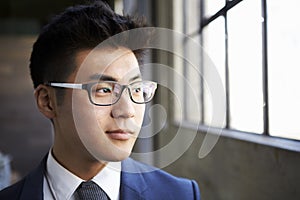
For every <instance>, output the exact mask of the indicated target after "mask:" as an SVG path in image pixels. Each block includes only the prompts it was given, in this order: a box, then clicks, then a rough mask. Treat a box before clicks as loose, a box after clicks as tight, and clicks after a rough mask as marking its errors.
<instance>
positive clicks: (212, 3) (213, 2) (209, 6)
mask: <svg viewBox="0 0 300 200" xmlns="http://www.w3.org/2000/svg"><path fill="white" fill-rule="evenodd" d="M224 6H225V0H204V10H205V11H204V15H205V16H206V17H209V16H212V15H214V14H215V13H217V12H218V11H219V10H221V9H222V8H223V7H224Z"/></svg>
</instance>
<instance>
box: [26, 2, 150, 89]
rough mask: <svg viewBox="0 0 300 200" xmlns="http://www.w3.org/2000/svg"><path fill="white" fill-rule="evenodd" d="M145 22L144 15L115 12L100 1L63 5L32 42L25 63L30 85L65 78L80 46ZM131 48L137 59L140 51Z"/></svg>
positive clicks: (100, 40)
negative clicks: (61, 10)
mask: <svg viewBox="0 0 300 200" xmlns="http://www.w3.org/2000/svg"><path fill="white" fill-rule="evenodd" d="M145 26H146V24H145V20H144V19H141V18H136V17H130V16H121V15H118V14H116V13H115V12H114V11H113V10H112V9H111V8H110V7H109V5H108V4H107V3H105V2H103V1H96V2H94V3H92V4H87V5H77V6H73V7H69V8H67V9H66V10H65V11H64V12H63V13H61V14H59V15H57V16H56V17H54V18H53V19H52V21H51V22H50V23H49V24H48V25H46V26H45V27H43V29H42V31H41V33H40V35H39V37H38V39H37V41H36V42H35V44H34V45H33V50H32V54H31V58H30V66H29V67H30V73H31V78H32V81H33V85H34V88H36V87H37V86H38V85H40V84H44V83H46V82H49V81H56V82H62V81H65V80H66V78H67V77H68V76H69V75H70V74H71V73H72V72H73V71H74V70H75V69H76V66H75V65H76V64H75V55H76V53H77V52H79V51H80V50H85V49H93V48H94V47H96V46H97V45H98V44H100V43H101V42H103V41H104V40H106V39H108V38H110V37H111V36H113V35H116V34H118V33H121V32H124V31H127V30H131V29H135V28H139V27H145ZM145 43H146V41H145ZM133 52H134V53H135V55H136V57H137V59H138V60H140V57H141V56H142V55H143V53H142V51H138V50H137V51H133Z"/></svg>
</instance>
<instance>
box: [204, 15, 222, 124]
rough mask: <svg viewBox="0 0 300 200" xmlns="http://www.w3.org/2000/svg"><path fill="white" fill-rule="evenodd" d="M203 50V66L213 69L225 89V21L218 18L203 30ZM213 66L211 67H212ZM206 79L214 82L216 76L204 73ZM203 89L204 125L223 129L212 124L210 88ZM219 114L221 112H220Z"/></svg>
mask: <svg viewBox="0 0 300 200" xmlns="http://www.w3.org/2000/svg"><path fill="white" fill-rule="evenodd" d="M203 50H204V51H205V54H204V55H207V56H208V57H209V58H207V57H205V56H204V57H203V59H204V64H205V65H210V66H207V67H215V68H216V70H217V71H218V73H219V74H218V75H219V77H220V78H221V81H222V85H223V87H224V88H225V20H224V18H223V17H219V18H218V19H216V20H215V21H213V22H212V23H210V24H209V25H208V26H206V27H205V29H204V30H203ZM212 64H213V65H212ZM208 79H211V80H216V74H208V73H205V71H204V81H205V82H210V81H208ZM205 86H206V87H204V106H205V108H204V109H205V112H204V118H205V124H207V125H211V126H216V127H223V124H212V117H213V116H212V114H213V109H214V105H212V97H211V91H210V89H211V88H210V87H209V86H208V85H205ZM220 112H221V111H220Z"/></svg>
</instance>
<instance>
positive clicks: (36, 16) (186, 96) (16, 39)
mask: <svg viewBox="0 0 300 200" xmlns="http://www.w3.org/2000/svg"><path fill="white" fill-rule="evenodd" d="M84 2H85V1H84V0H51V1H50V0H1V3H0V83H1V85H0V101H1V104H0V189H1V188H3V187H5V186H7V185H10V184H11V183H13V182H15V181H17V180H19V179H20V178H22V177H23V176H25V175H26V174H27V173H28V172H29V171H30V170H32V169H33V168H35V167H36V166H37V165H38V163H39V162H40V160H41V159H42V158H43V156H44V155H45V154H46V153H47V152H48V151H49V148H50V147H51V144H52V140H53V133H52V127H51V124H50V121H48V120H47V119H45V118H44V117H43V116H42V115H41V114H40V113H39V111H38V110H37V108H36V105H35V100H34V97H33V92H34V91H33V86H32V83H31V79H30V74H29V69H28V66H29V57H30V54H31V50H32V45H33V43H34V41H35V40H36V38H37V35H38V33H39V31H40V29H41V27H42V26H43V25H45V24H46V23H47V22H48V21H49V19H51V17H53V16H54V15H55V14H58V13H59V12H61V11H63V10H64V9H65V8H66V7H68V6H72V5H75V4H78V3H84ZM107 2H108V3H109V5H110V6H111V7H112V8H113V9H114V10H115V11H116V12H118V13H121V14H122V13H124V14H134V15H142V16H145V17H146V18H147V20H148V22H149V24H151V25H152V26H155V27H163V28H168V29H171V30H174V31H176V32H179V33H183V34H185V36H187V37H188V38H189V39H190V40H191V41H193V42H191V43H189V42H187V40H176V38H172V37H171V38H169V39H170V41H171V43H172V46H173V48H174V49H176V51H178V52H181V54H182V55H184V56H183V57H184V58H183V57H180V56H179V55H176V54H174V53H173V52H167V51H163V50H152V51H151V54H150V55H149V56H148V58H147V59H148V61H149V62H153V63H160V64H162V65H166V66H169V67H170V68H172V69H173V70H174V71H176V73H178V74H180V75H182V76H183V77H184V78H185V81H184V80H181V79H178V77H176V76H175V75H174V74H169V75H168V76H167V77H165V76H163V75H162V74H161V73H160V72H159V70H158V69H156V68H154V69H151V68H150V69H149V68H147V70H146V72H145V73H146V76H147V77H148V78H149V79H153V80H156V81H158V82H159V83H160V82H163V81H165V82H167V84H166V85H173V86H174V90H173V91H171V90H170V89H169V88H168V87H166V86H165V87H164V86H160V87H159V89H158V93H157V95H156V97H155V100H154V102H153V103H152V104H150V105H148V107H151V106H155V105H159V107H152V108H157V109H152V111H151V112H149V113H147V115H146V117H145V125H147V127H148V128H147V129H145V130H143V131H144V133H143V135H144V136H145V137H143V138H141V139H140V140H139V141H138V142H137V144H136V146H135V149H134V153H135V152H153V151H156V150H160V149H163V148H164V147H165V146H167V145H168V144H170V143H172V142H173V141H174V140H176V139H177V135H179V134H180V135H183V137H186V138H192V139H191V142H190V143H188V146H187V148H186V143H187V142H186V141H184V140H182V141H177V142H176V144H177V146H176V148H174V149H173V151H169V152H164V153H158V154H156V156H149V157H147V158H144V159H142V161H144V162H147V163H149V164H152V165H155V166H158V167H162V166H161V165H160V164H161V163H162V162H161V161H162V160H164V159H167V158H168V157H172V156H173V155H175V154H176V155H177V154H178V155H179V156H177V157H176V156H175V157H176V159H174V160H173V161H172V162H169V163H168V164H167V165H164V166H163V167H162V168H163V169H164V170H166V171H168V172H170V173H172V174H174V175H178V176H183V177H187V178H191V179H195V180H196V181H197V182H198V184H199V186H200V190H201V196H202V199H203V200H235V199H237V200H240V199H243V200H244V199H246V200H247V199H249V200H250V199H251V200H252V199H259V200H261V199H272V200H274V199H275V200H276V199H299V198H300V191H299V190H298V185H300V171H299V169H300V154H299V152H300V142H299V140H300V126H299V122H298V121H299V117H298V116H299V113H300V105H299V102H300V92H299V85H300V79H299V78H298V77H299V74H300V69H299V66H300V60H299V59H300V57H299V55H298V54H299V52H300V21H299V18H300V14H299V12H298V10H299V8H300V3H299V1H297V0H286V1H284V2H283V1H280V0H164V1H159V0H107ZM192 43H196V44H198V46H197V45H196V47H197V48H195V45H194V44H192ZM185 58H201V59H195V62H196V63H190V62H189V61H188V60H186V59H185ZM206 67H213V68H215V69H216V71H217V72H218V80H220V82H221V83H222V85H223V91H222V93H224V101H221V100H220V104H222V103H223V102H224V105H223V106H224V107H225V113H222V109H221V110H218V108H217V107H216V106H215V105H214V104H216V102H214V101H213V93H214V91H211V89H212V88H211V87H210V85H209V84H208V83H210V82H211V81H213V80H215V77H213V75H211V74H209V73H208V72H207V71H205V69H206ZM199 74H200V75H199ZM186 80H187V81H186ZM191 88H192V89H191ZM195 102H196V103H195ZM217 103H218V102H217ZM196 105H197V106H199V109H195V107H197V106H196ZM223 114H224V123H219V122H218V123H215V121H214V120H213V119H214V115H220V116H222V115H223ZM153 116H155V117H153ZM219 131H222V132H221V136H220V137H219V138H217V140H216V141H217V143H216V144H215V146H214V147H213V149H212V150H211V151H209V153H208V154H207V155H206V156H204V157H199V155H198V154H199V150H200V147H201V145H202V143H203V141H204V138H205V137H206V136H207V135H212V136H218V133H219ZM147 134H149V135H150V136H153V137H150V136H149V137H146V136H147Z"/></svg>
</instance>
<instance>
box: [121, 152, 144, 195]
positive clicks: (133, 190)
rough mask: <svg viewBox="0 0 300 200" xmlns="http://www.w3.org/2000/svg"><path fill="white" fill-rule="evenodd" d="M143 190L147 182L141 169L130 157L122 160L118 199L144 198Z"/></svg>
mask: <svg viewBox="0 0 300 200" xmlns="http://www.w3.org/2000/svg"><path fill="white" fill-rule="evenodd" d="M145 190H147V184H146V182H145V180H144V177H143V174H142V169H141V168H140V167H138V165H137V164H136V163H135V161H133V160H132V159H131V158H128V159H126V160H124V161H122V172H121V190H120V199H121V200H126V199H138V200H142V199H145V197H144V195H143V192H144V191H145Z"/></svg>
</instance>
